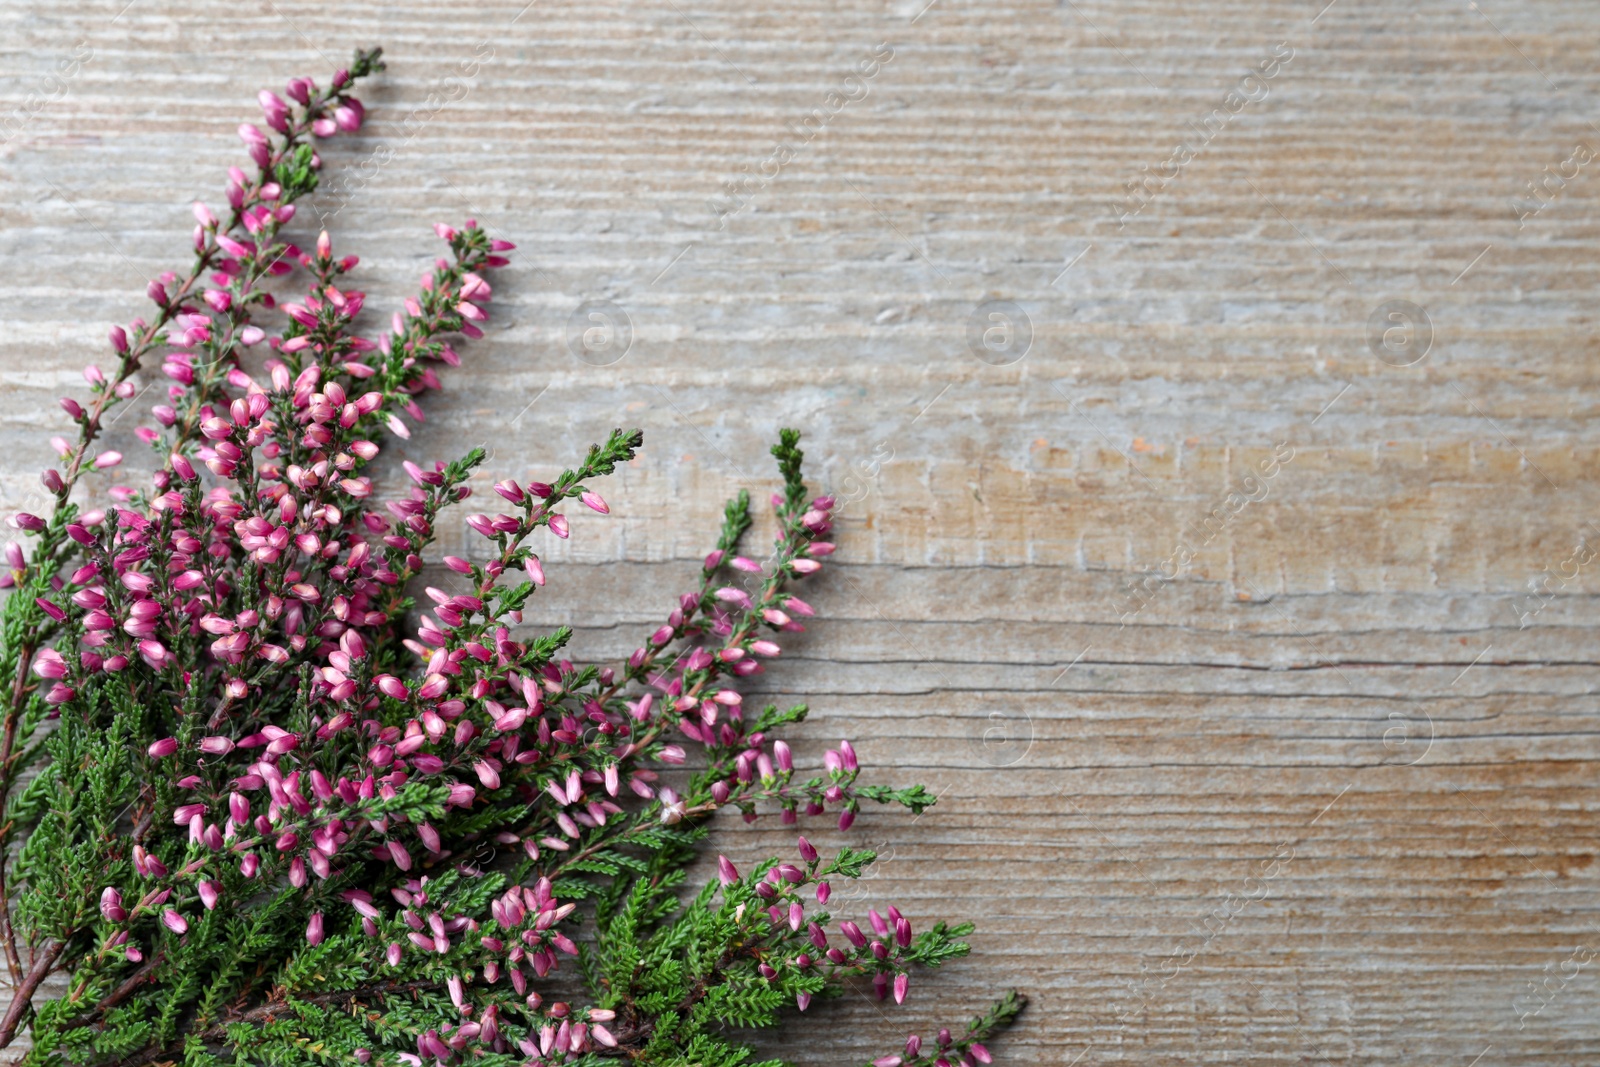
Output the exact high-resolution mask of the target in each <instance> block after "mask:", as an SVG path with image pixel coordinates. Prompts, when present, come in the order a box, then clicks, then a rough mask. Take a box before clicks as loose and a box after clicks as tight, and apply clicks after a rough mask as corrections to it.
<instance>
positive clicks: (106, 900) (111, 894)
mask: <svg viewBox="0 0 1600 1067" xmlns="http://www.w3.org/2000/svg"><path fill="white" fill-rule="evenodd" d="M100 914H101V915H102V916H104V917H105V920H106V921H107V922H113V923H119V922H121V921H122V920H124V919H126V918H127V917H128V910H127V909H126V908H124V907H123V906H122V894H121V893H119V892H117V889H116V887H115V886H109V885H108V886H106V887H105V888H104V889H102V890H101V891H100Z"/></svg>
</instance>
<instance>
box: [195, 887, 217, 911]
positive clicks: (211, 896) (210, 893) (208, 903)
mask: <svg viewBox="0 0 1600 1067" xmlns="http://www.w3.org/2000/svg"><path fill="white" fill-rule="evenodd" d="M196 888H197V889H198V890H199V892H200V903H201V904H204V905H205V909H206V910H207V911H211V910H212V909H213V908H215V907H216V906H217V899H218V897H219V896H220V895H221V894H220V892H219V890H218V887H217V883H215V882H213V881H210V880H209V879H208V880H206V881H203V882H201V883H200V885H199V886H198V887H196Z"/></svg>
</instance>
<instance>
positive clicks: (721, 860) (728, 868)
mask: <svg viewBox="0 0 1600 1067" xmlns="http://www.w3.org/2000/svg"><path fill="white" fill-rule="evenodd" d="M717 877H719V878H721V879H722V884H723V885H732V884H733V883H734V882H737V881H738V880H739V869H738V868H737V867H735V866H734V865H733V862H732V861H731V860H729V859H728V857H726V856H721V855H719V856H718V857H717Z"/></svg>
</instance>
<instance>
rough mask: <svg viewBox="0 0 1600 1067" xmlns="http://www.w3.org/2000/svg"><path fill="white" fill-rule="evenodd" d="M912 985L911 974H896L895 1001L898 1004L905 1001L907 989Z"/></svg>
mask: <svg viewBox="0 0 1600 1067" xmlns="http://www.w3.org/2000/svg"><path fill="white" fill-rule="evenodd" d="M910 985H911V976H910V975H908V974H905V973H901V974H897V975H895V976H894V1002H895V1003H896V1004H903V1003H905V999H906V989H907V987H908V986H910Z"/></svg>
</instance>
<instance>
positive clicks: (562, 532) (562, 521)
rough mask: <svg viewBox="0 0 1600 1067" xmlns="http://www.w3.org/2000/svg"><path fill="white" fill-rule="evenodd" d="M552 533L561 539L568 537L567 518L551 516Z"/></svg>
mask: <svg viewBox="0 0 1600 1067" xmlns="http://www.w3.org/2000/svg"><path fill="white" fill-rule="evenodd" d="M550 532H551V533H553V534H555V535H556V536H557V537H560V538H565V537H567V536H568V535H569V531H568V529H567V517H566V516H565V515H552V516H550Z"/></svg>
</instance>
